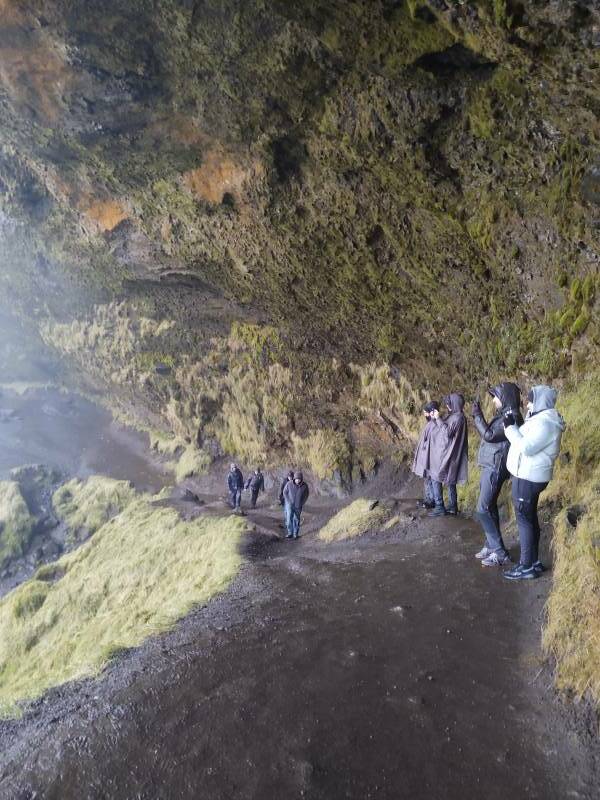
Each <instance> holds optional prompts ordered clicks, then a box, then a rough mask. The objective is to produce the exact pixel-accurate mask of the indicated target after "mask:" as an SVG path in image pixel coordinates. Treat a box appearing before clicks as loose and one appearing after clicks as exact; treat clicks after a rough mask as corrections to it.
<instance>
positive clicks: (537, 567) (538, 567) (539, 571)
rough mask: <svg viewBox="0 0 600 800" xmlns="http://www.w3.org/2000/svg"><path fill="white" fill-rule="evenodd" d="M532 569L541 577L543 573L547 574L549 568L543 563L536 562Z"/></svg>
mask: <svg viewBox="0 0 600 800" xmlns="http://www.w3.org/2000/svg"><path fill="white" fill-rule="evenodd" d="M532 567H533V568H534V570H535V571H536V572H537V574H538V575H541V574H542V572H546V570H547V569H548V567H545V566H544V565H543V564H542V562H541V561H534V562H533V564H532Z"/></svg>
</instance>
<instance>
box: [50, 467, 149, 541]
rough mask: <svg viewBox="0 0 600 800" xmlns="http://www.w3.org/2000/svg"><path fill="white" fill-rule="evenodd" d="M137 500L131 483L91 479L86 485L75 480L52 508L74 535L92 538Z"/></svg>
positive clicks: (57, 495) (54, 500)
mask: <svg viewBox="0 0 600 800" xmlns="http://www.w3.org/2000/svg"><path fill="white" fill-rule="evenodd" d="M134 497H135V490H134V488H133V486H132V485H131V484H130V482H129V481H117V480H114V479H113V478H106V477H104V476H103V475H92V476H91V477H90V478H88V479H87V480H86V481H79V480H77V479H74V480H72V481H69V482H68V483H65V484H64V485H63V486H61V487H60V488H59V489H57V490H56V492H55V493H54V495H53V497H52V505H53V506H54V510H55V511H56V513H57V514H58V516H59V517H60V519H62V520H64V522H66V523H67V525H68V526H69V528H70V531H71V534H72V535H74V534H76V533H77V532H79V531H84V532H85V533H87V534H92V533H95V532H96V531H97V530H99V528H101V527H102V526H103V525H104V524H105V523H106V522H108V520H109V519H111V517H114V516H115V515H116V514H119V513H120V512H121V511H123V509H124V508H126V506H127V505H129V503H130V502H131V501H132V500H133V499H134Z"/></svg>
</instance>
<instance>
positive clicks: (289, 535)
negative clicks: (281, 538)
mask: <svg viewBox="0 0 600 800" xmlns="http://www.w3.org/2000/svg"><path fill="white" fill-rule="evenodd" d="M285 538H286V539H293V538H294V536H293V534H291V533H286V535H285Z"/></svg>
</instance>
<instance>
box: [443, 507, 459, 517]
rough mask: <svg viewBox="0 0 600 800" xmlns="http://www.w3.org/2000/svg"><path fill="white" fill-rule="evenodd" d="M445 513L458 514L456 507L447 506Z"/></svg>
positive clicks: (454, 515)
mask: <svg viewBox="0 0 600 800" xmlns="http://www.w3.org/2000/svg"><path fill="white" fill-rule="evenodd" d="M446 514H450V516H451V517H456V516H458V508H447V509H446Z"/></svg>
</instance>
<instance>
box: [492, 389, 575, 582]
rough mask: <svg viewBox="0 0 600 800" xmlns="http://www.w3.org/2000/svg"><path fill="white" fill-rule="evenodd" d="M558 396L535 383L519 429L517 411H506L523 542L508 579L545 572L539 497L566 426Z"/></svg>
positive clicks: (509, 460)
mask: <svg viewBox="0 0 600 800" xmlns="http://www.w3.org/2000/svg"><path fill="white" fill-rule="evenodd" d="M556 395H557V392H556V389H553V388H552V387H550V386H543V385H541V386H534V387H533V389H532V390H531V391H530V392H529V395H528V397H527V399H528V401H529V402H528V404H527V408H528V410H529V413H528V414H527V417H526V419H525V422H524V423H523V425H522V426H521V427H520V428H519V427H518V426H517V424H516V419H515V416H514V414H512V413H511V412H507V413H505V414H504V425H505V433H506V438H507V439H508V440H509V442H510V450H509V451H508V458H507V462H506V463H507V467H508V471H509V472H510V474H511V475H512V476H513V478H512V499H513V506H514V509H515V516H516V518H517V525H518V528H519V541H520V544H521V557H520V560H519V564H518V566H516V567H515V568H514V569H511V570H507V571H506V572H505V573H504V577H505V578H508V579H509V580H527V579H530V578H537V577H538V575H540V573H541V572H543V571H544V566H543V564H542V563H541V561H540V560H539V552H538V550H539V542H540V522H539V519H538V513H537V509H538V500H539V497H540V494H541V493H542V492H543V491H544V489H545V488H546V486H548V483H549V481H550V480H551V478H552V473H553V470H554V462H555V461H556V459H557V457H558V453H559V451H560V442H561V438H562V434H563V431H564V430H565V427H566V426H565V421H564V420H563V418H562V417H561V415H560V414H559V413H558V411H557V410H556V409H555V408H554V406H555V404H556Z"/></svg>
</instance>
